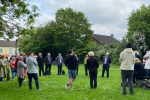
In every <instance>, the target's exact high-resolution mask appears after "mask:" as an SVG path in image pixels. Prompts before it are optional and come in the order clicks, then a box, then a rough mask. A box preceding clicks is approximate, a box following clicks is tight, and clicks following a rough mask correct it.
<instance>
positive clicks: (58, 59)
mask: <svg viewBox="0 0 150 100" xmlns="http://www.w3.org/2000/svg"><path fill="white" fill-rule="evenodd" d="M60 60H61V63H60ZM56 63H57V65H63V64H64V60H63V57H62V56H61V57H59V56H57V57H56Z"/></svg>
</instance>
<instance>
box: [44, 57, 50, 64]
mask: <svg viewBox="0 0 150 100" xmlns="http://www.w3.org/2000/svg"><path fill="white" fill-rule="evenodd" d="M44 62H45V64H52V57H50V61H49V60H48V56H46V57H45V61H44Z"/></svg>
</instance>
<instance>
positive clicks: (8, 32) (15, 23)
mask: <svg viewBox="0 0 150 100" xmlns="http://www.w3.org/2000/svg"><path fill="white" fill-rule="evenodd" d="M26 2H27V1H26V0H0V36H3V37H5V38H7V39H11V38H13V37H14V36H16V37H19V36H22V35H30V34H32V33H35V28H34V27H33V23H34V22H35V18H36V17H38V16H39V13H37V10H38V8H37V6H35V5H33V6H29V3H26ZM30 7H31V8H30ZM30 9H31V10H30ZM4 34H5V35H4ZM6 36H7V37H6Z"/></svg>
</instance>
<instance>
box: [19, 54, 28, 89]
mask: <svg viewBox="0 0 150 100" xmlns="http://www.w3.org/2000/svg"><path fill="white" fill-rule="evenodd" d="M23 60H24V58H23V56H19V62H18V64H17V75H18V81H19V87H22V82H23V80H24V78H25V75H24V74H25V73H24V68H27V65H26V64H25V63H24V62H23Z"/></svg>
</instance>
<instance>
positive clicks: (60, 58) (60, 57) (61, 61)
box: [56, 53, 64, 75]
mask: <svg viewBox="0 0 150 100" xmlns="http://www.w3.org/2000/svg"><path fill="white" fill-rule="evenodd" d="M56 63H57V65H58V75H61V71H62V66H63V64H64V60H63V57H62V56H61V53H59V54H58V56H57V57H56Z"/></svg>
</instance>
